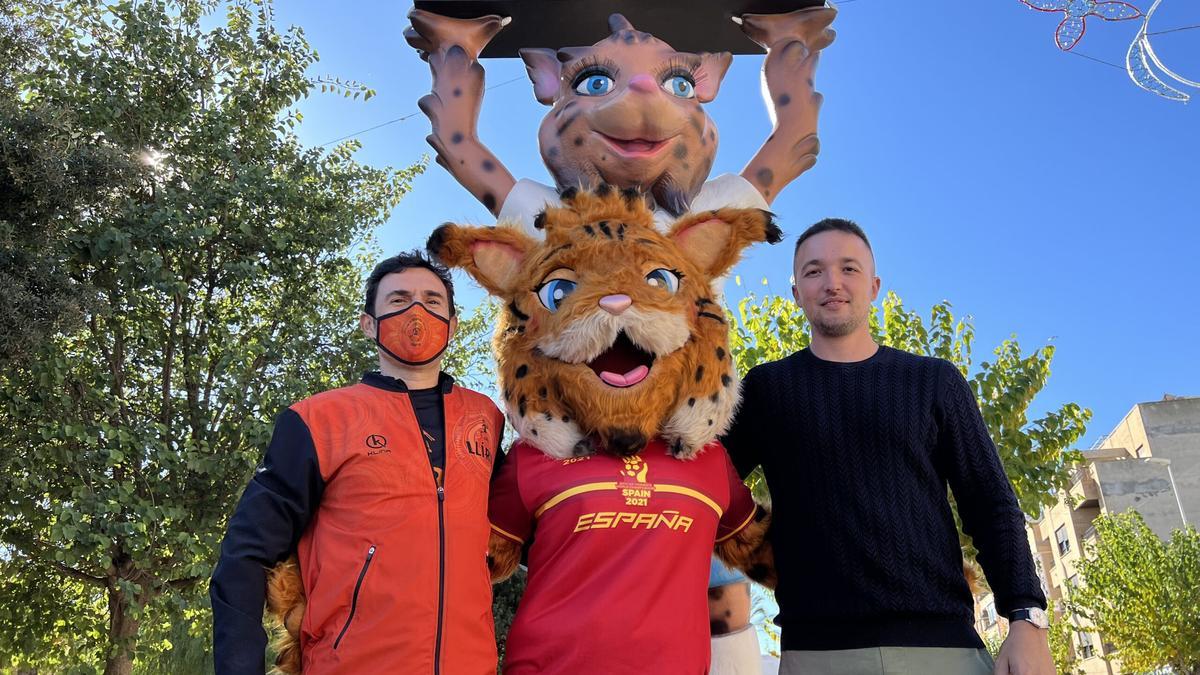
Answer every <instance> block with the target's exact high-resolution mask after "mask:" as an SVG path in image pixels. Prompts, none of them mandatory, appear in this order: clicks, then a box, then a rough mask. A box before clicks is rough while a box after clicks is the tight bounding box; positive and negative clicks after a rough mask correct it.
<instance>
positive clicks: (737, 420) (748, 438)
mask: <svg viewBox="0 0 1200 675" xmlns="http://www.w3.org/2000/svg"><path fill="white" fill-rule="evenodd" d="M761 375H762V372H761V371H760V370H759V368H758V367H754V368H751V369H750V372H748V373H746V377H745V379H743V380H742V401H741V404H740V405H739V406H738V409H737V413H736V414H735V415H734V417H733V422H732V423H730V425H729V430H728V431H726V432H725V435H724V436H722V437H721V444H722V445H724V446H725V449H726V451H728V452H729V458H730V459H731V460H733V466H734V468H736V469H737V472H738V475H739V476H741V477H742V478H745V477H746V476H748V475H750V472H751V471H753V470H754V467H756V466H758V465H759V464H761V463H762V448H763V445H762V433H761V432H762V429H763V427H762V420H761V419H760V418H761V417H762V415H760V414H759V411H761V410H763V408H764V407H765V406H766V405H767V403H768V401H767V400H766V399H764V398H762V396H763V394H762V393H761V391H760V389H761V387H760V386H759V380H760V379H761Z"/></svg>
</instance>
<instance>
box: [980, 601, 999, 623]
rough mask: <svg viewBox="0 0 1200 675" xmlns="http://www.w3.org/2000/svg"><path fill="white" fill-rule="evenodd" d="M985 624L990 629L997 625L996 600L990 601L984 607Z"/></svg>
mask: <svg viewBox="0 0 1200 675" xmlns="http://www.w3.org/2000/svg"><path fill="white" fill-rule="evenodd" d="M983 623H984V625H985V626H987V627H988V628H991V627H992V626H994V625H996V602H995V601H994V600H989V601H988V603H987V604H986V605H984V606H983Z"/></svg>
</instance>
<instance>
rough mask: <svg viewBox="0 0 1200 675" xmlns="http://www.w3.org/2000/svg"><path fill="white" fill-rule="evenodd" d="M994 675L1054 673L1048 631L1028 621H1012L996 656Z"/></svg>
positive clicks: (1047, 674)
mask: <svg viewBox="0 0 1200 675" xmlns="http://www.w3.org/2000/svg"><path fill="white" fill-rule="evenodd" d="M994 675H1054V658H1053V657H1052V656H1050V643H1049V642H1048V641H1047V638H1046V631H1044V630H1042V629H1040V628H1037V627H1036V626H1034V625H1033V624H1031V623H1029V622H1028V621H1014V622H1012V623H1011V624H1010V625H1009V627H1008V639H1006V640H1005V641H1004V646H1002V647H1001V648H1000V654H999V656H997V657H996V670H995V671H994Z"/></svg>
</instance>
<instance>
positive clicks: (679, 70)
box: [658, 56, 696, 85]
mask: <svg viewBox="0 0 1200 675" xmlns="http://www.w3.org/2000/svg"><path fill="white" fill-rule="evenodd" d="M676 75H682V76H683V77H686V78H687V79H688V81H689V82H691V83H692V84H693V85H695V84H696V65H695V64H694V63H691V62H689V61H685V60H684V59H682V58H680V57H678V56H676V57H672V58H671V60H670V61H667V63H666V64H665V65H663V67H662V69H660V70H659V71H658V81H659V82H665V81H666V79H667V78H668V77H675V76H676Z"/></svg>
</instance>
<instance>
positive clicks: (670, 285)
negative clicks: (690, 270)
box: [646, 267, 679, 295]
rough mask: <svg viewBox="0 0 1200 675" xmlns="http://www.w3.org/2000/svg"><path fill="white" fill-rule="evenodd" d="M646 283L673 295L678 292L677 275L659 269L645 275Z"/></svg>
mask: <svg viewBox="0 0 1200 675" xmlns="http://www.w3.org/2000/svg"><path fill="white" fill-rule="evenodd" d="M646 283H648V284H650V285H651V286H653V287H655V288H661V289H663V290H665V291H667V292H668V293H670V294H672V295H674V294H675V291H678V290H679V275H677V274H675V273H674V272H672V271H671V270H668V269H664V268H661V267H660V268H659V269H656V270H654V271H653V272H651V273H650V274H647V275H646Z"/></svg>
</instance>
